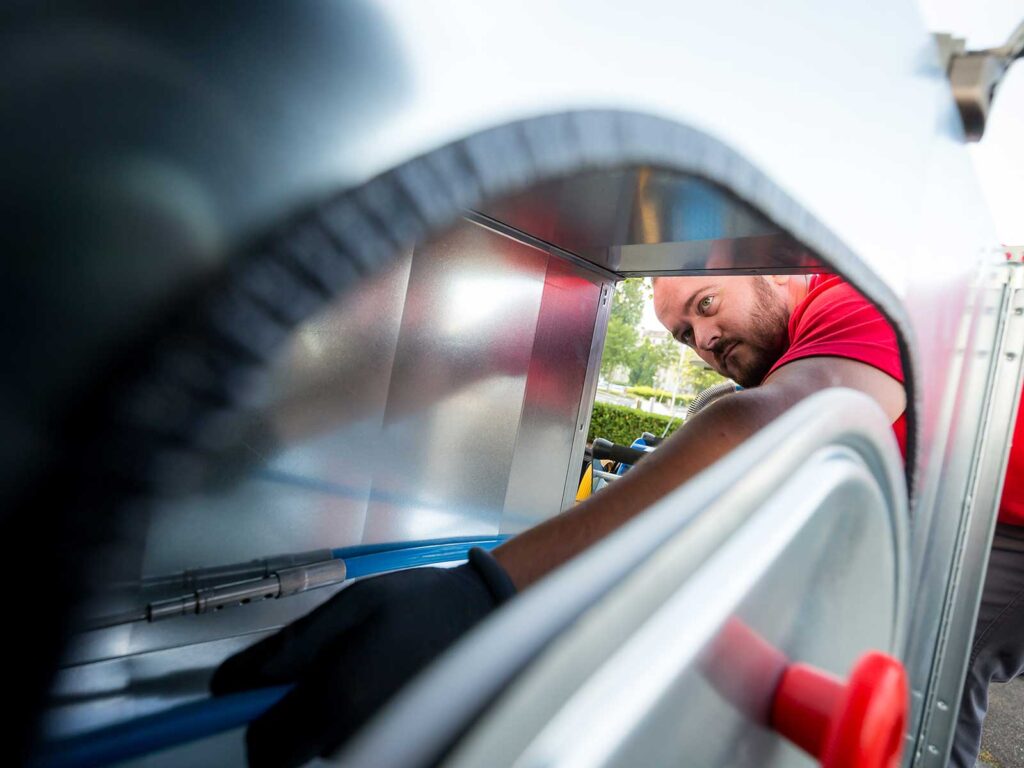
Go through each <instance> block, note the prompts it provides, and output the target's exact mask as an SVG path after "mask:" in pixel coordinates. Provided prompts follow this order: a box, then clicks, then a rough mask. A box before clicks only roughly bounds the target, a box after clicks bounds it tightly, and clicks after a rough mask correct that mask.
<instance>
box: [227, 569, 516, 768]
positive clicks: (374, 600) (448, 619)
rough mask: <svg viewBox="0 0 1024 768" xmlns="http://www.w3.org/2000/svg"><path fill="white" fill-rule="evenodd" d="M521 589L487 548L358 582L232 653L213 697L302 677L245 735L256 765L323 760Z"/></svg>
mask: <svg viewBox="0 0 1024 768" xmlns="http://www.w3.org/2000/svg"><path fill="white" fill-rule="evenodd" d="M513 594H515V587H514V586H513V584H512V580H511V579H510V578H509V576H508V574H507V573H505V571H504V570H503V569H502V568H501V566H500V565H498V563H497V561H495V560H494V558H493V557H491V555H490V554H489V553H488V552H486V551H485V550H483V549H473V550H470V553H469V562H468V563H466V564H465V565H461V566H459V567H458V568H450V569H446V568H414V569H412V570H408V571H397V572H395V573H389V574H385V575H383V576H378V577H375V578H372V579H366V580H364V581H360V582H357V583H356V584H353V585H352V586H350V587H348V588H346V589H343V590H342V591H341V592H339V593H338V594H337V595H335V596H334V597H332V598H331V599H330V600H328V601H327V602H326V603H324V604H323V605H321V606H320V607H319V608H317V609H316V610H314V611H313V612H311V613H310V614H308V615H307V616H304V617H303V618H301V619H299V620H298V621H295V622H293V623H292V624H290V625H288V626H287V627H285V628H284V629H282V630H281V631H280V632H278V633H277V634H276V635H273V636H271V637H268V638H266V639H264V640H261V641H260V642H258V643H256V644H255V645H254V646H252V647H251V648H247V649H246V650H244V651H242V652H241V653H238V654H236V655H234V656H232V657H231V658H229V659H227V660H226V661H225V662H224V663H223V664H221V666H220V667H219V668H218V669H217V671H216V672H215V673H214V675H213V679H212V681H211V683H210V687H211V689H212V690H213V693H214V695H220V694H225V693H234V692H236V691H241V690H247V689H250V688H262V687H264V686H270V685H283V684H288V683H295V687H294V688H293V689H292V690H291V691H290V692H289V693H288V694H287V695H286V696H285V697H284V698H283V699H282V700H281V701H280V702H278V703H277V704H276V705H275V706H274V707H272V708H271V709H270V710H268V711H267V712H266V713H265V714H264V715H263V716H262V717H260V718H259V719H257V720H254V721H253V722H252V723H251V724H250V726H249V730H248V732H247V733H246V745H247V748H248V757H249V765H251V766H253V767H254V768H256V767H257V766H275V767H276V766H296V765H301V764H303V763H305V762H307V761H308V760H312V759H313V758H314V757H316V756H317V755H320V756H323V757H326V756H328V755H330V754H331V753H333V752H334V751H335V750H337V748H338V747H339V746H340V745H341V744H342V743H343V742H344V741H345V740H346V739H348V737H349V736H351V735H352V734H353V733H355V731H356V730H357V729H358V728H359V727H360V726H361V725H363V723H365V722H366V721H367V720H368V719H369V718H370V716H371V715H373V714H374V712H376V711H377V709H379V708H380V706H381V705H382V704H384V703H385V702H386V701H387V700H388V699H389V698H391V696H392V695H393V694H394V693H395V692H396V691H398V689H399V688H401V687H402V685H403V684H404V683H405V682H406V681H407V680H409V679H410V678H411V677H413V675H415V674H416V673H417V672H419V671H420V670H421V669H423V668H424V667H425V666H426V665H427V664H428V663H429V662H430V661H431V660H432V659H434V658H435V657H436V656H438V655H439V654H440V653H441V652H442V651H443V650H445V648H447V647H448V646H449V645H451V644H452V643H453V642H454V641H455V640H456V639H457V638H458V637H459V636H460V635H462V634H463V633H464V632H466V631H467V630H469V628H470V627H472V626H473V625H474V624H476V623H477V622H478V621H480V620H481V619H482V618H484V617H485V616H486V615H487V614H488V613H490V612H491V611H492V610H493V609H494V608H496V607H497V606H498V605H500V604H501V603H502V602H504V601H505V600H507V599H508V598H509V597H511V596H512V595H513Z"/></svg>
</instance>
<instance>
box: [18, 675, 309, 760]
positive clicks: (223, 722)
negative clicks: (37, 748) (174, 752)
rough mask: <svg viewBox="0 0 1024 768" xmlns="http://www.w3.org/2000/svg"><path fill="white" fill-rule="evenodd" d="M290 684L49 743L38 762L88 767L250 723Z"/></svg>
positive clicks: (193, 704) (184, 706) (185, 706)
mask: <svg viewBox="0 0 1024 768" xmlns="http://www.w3.org/2000/svg"><path fill="white" fill-rule="evenodd" d="M289 690H291V686H290V685H279V686H275V687H273V688H260V689H258V690H255V691H245V692H243V693H233V694H229V695H227V696H218V697H217V698H210V699H203V700H201V701H194V702H191V703H189V704H182V705H181V706H179V707H174V708H173V709H167V710H164V711H163V712H157V713H155V714H152V715H146V716H145V717H139V718H136V719H134V720H128V721H126V722H123V723H117V724H116V725H111V726H107V727H106V728H99V729H97V730H95V731H89V732H87V733H83V734H80V735H78V736H72V737H70V738H67V739H61V740H60V741H54V742H51V743H50V744H48V745H46V746H44V748H43V750H42V754H41V756H39V757H37V758H36V759H35V760H34V761H33V763H32V765H33V766H34V768H88V767H89V766H100V765H109V764H110V763H116V762H119V761H121V760H128V759H129V758H132V757H139V756H140V755H145V754H148V753H150V752H156V751H157V750H158V749H165V748H167V747H173V746H175V745H177V744H183V743H185V742H188V741H194V740H196V739H201V738H203V737H205V736H213V735H214V734H216V733H221V732H222V731H229V730H231V729H232V728H238V727H240V726H243V725H245V724H246V723H248V722H249V721H250V720H254V719H255V718H257V717H259V716H260V715H261V714H263V713H264V712H266V711H267V710H268V709H269V708H270V707H272V706H273V705H274V704H276V703H277V702H278V701H280V700H281V697H283V696H284V695H285V694H286V693H287V692H288V691H289Z"/></svg>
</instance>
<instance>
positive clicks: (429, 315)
mask: <svg viewBox="0 0 1024 768" xmlns="http://www.w3.org/2000/svg"><path fill="white" fill-rule="evenodd" d="M548 258H549V257H548V254H546V253H545V252H543V251H540V250H538V249H535V248H532V247H528V246H525V245H522V244H520V243H517V242H515V241H513V240H511V239H510V238H508V237H505V236H503V235H498V234H495V233H492V232H489V231H487V230H485V229H483V228H482V227H479V226H476V225H467V226H465V227H461V228H459V229H456V230H455V231H453V232H452V233H451V234H450V235H448V236H446V237H443V238H441V239H440V240H438V241H437V242H435V243H432V244H431V245H429V246H427V247H420V248H417V249H416V254H415V256H414V259H413V268H412V273H411V276H410V280H409V294H408V296H407V297H406V308H405V311H404V313H403V315H402V328H401V331H400V333H399V338H398V344H397V350H396V352H395V366H394V371H393V373H392V377H391V381H390V387H389V391H388V403H387V408H386V409H385V413H384V427H383V430H382V431H381V434H380V436H379V437H378V438H377V439H378V440H379V441H380V443H381V445H382V447H383V448H384V450H385V451H386V452H385V453H384V454H383V455H385V456H387V460H386V461H381V462H380V463H379V464H378V465H377V466H376V468H375V471H374V481H373V493H372V494H371V497H370V502H369V505H368V507H367V516H366V525H365V527H364V529H363V532H362V538H361V541H365V542H377V541H393V540H399V541H400V540H403V539H423V538H435V537H443V536H456V535H460V536H461V535H470V534H476V533H482V534H491V533H496V532H497V531H498V529H499V527H500V525H501V516H502V510H503V507H504V503H505V497H506V494H507V493H508V491H509V479H510V477H509V472H510V466H511V464H512V460H513V456H514V455H515V452H516V440H517V434H518V429H519V425H520V418H521V416H522V415H523V408H524V403H525V398H526V385H527V378H528V375H529V368H530V364H531V355H532V353H533V346H534V337H535V332H536V328H537V321H538V317H539V314H540V310H541V300H542V296H543V294H544V290H545V275H546V273H547V269H548ZM562 429H563V430H567V429H571V425H563V427H562ZM563 482H564V471H561V472H559V475H558V478H557V492H558V497H557V499H556V500H555V503H554V505H552V507H551V508H550V510H549V514H554V513H555V512H557V510H558V504H559V502H560V501H561V490H562V483H563ZM352 543H355V542H352Z"/></svg>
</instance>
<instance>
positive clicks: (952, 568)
mask: <svg viewBox="0 0 1024 768" xmlns="http://www.w3.org/2000/svg"><path fill="white" fill-rule="evenodd" d="M983 287H984V294H983V295H984V300H983V301H984V304H983V307H984V311H985V315H986V317H985V319H984V321H983V322H982V323H981V324H980V326H981V329H983V332H984V336H982V337H981V338H982V339H984V341H985V342H986V343H985V344H984V348H983V349H981V350H979V354H978V355H977V358H978V361H977V363H976V366H977V368H978V369H980V370H979V371H978V373H977V376H978V379H979V380H982V381H984V385H983V388H982V394H981V395H980V396H979V397H978V400H979V401H980V406H981V407H980V413H977V414H975V413H971V412H969V413H968V414H967V415H966V417H967V418H971V417H974V418H976V419H977V421H976V422H975V423H974V424H973V426H974V427H975V429H976V430H977V437H976V441H975V443H974V445H973V446H972V450H971V451H970V452H968V451H963V452H962V453H963V454H965V455H964V457H963V459H962V461H963V462H964V464H966V467H965V469H966V474H967V477H966V480H967V487H966V490H965V491H964V492H963V493H962V498H963V503H962V505H959V504H952V503H949V502H944V501H940V502H939V503H938V504H937V514H943V515H945V516H947V517H948V518H952V519H956V520H957V522H958V523H959V525H957V526H955V527H954V526H953V524H952V523H948V524H947V525H945V526H942V527H941V528H939V529H938V530H940V531H948V530H955V531H956V534H957V541H956V546H955V548H954V549H953V552H952V557H951V562H950V563H949V565H948V566H947V569H946V571H947V574H948V579H947V580H946V585H947V586H946V597H945V602H944V604H943V605H942V610H941V623H940V633H939V636H938V639H937V643H936V647H935V652H934V658H933V659H932V667H931V669H930V670H929V672H930V675H929V677H930V685H929V688H928V691H927V694H926V696H925V698H924V702H923V707H922V708H923V714H922V724H921V730H920V734H919V737H918V747H919V750H918V754H917V755H916V756H915V761H914V764H915V765H922V766H929V768H941V766H944V765H945V764H946V762H947V760H948V759H949V751H950V748H951V745H952V742H953V729H954V727H955V724H956V716H957V710H958V708H959V701H960V696H961V692H962V690H963V682H964V675H965V674H966V670H967V665H968V660H969V656H970V649H971V642H972V640H973V635H974V626H975V621H976V619H977V613H978V601H979V600H980V598H981V591H982V587H983V585H984V578H985V569H986V566H987V563H988V556H989V549H990V547H991V543H992V534H993V530H994V527H995V522H996V516H997V514H998V511H999V500H1000V496H1001V490H1002V483H1003V478H1004V476H1005V474H1006V462H1007V456H1008V449H1009V445H1010V441H1011V436H1012V434H1013V425H1014V424H1015V423H1016V413H1017V408H1018V405H1019V403H1020V393H1021V384H1022V378H1024V377H1022V373H1024V369H1022V365H1021V362H1022V360H1024V267H1022V265H1021V264H1018V263H1012V262H1008V263H1004V264H1000V265H998V266H994V267H993V268H992V270H991V271H986V272H985V273H984V282H983ZM976 386H977V384H976ZM958 498H960V497H957V496H953V495H952V494H951V495H950V497H949V500H950V501H951V500H953V499H958ZM958 512H959V518H958V519H957V518H956V513H958ZM947 535H948V534H947ZM937 554H938V553H936V555H937ZM933 557H935V555H933ZM936 576H937V574H936ZM936 608H937V607H936ZM920 639H921V640H923V637H922V638H920Z"/></svg>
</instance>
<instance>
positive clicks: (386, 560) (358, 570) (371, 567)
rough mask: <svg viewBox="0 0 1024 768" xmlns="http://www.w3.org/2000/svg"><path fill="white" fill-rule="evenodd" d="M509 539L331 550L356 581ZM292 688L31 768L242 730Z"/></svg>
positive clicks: (236, 697) (171, 713) (79, 767)
mask: <svg viewBox="0 0 1024 768" xmlns="http://www.w3.org/2000/svg"><path fill="white" fill-rule="evenodd" d="M508 538H509V537H508V536H490V537H481V536H461V537H458V538H451V539H428V540H421V541H406V542H401V543H390V544H362V545H359V546H354V547H341V548H339V549H334V550H332V554H333V555H334V557H335V558H340V559H342V560H344V561H345V567H346V573H347V576H348V578H350V579H355V578H360V577H363V576H371V575H373V574H377V573H384V572H386V571H396V570H399V569H402V568H416V567H419V566H422V565H429V564H431V563H447V562H452V561H455V560H465V559H466V556H467V553H468V552H469V550H470V549H472V548H473V547H482V548H483V549H488V550H489V549H493V548H494V547H496V546H498V545H499V544H501V543H502V542H503V541H505V540H506V539H508ZM290 688H291V686H276V687H273V688H261V689H258V690H255V691H245V692H242V693H235V694H230V695H227V696H217V697H211V698H208V699H202V700H201V701H195V702H191V703H189V704H183V705H181V706H178V707H172V708H171V709H166V710H164V711H162V712H157V713H155V714H152V715H146V716H145V717H140V718H136V719H134V720H128V721H126V722H123V723H118V724H116V725H111V726H107V727H105V728H99V729H97V730H94V731H88V732H86V733H82V734H79V735H77V736H71V737H68V738H65V739H59V740H56V741H52V742H50V743H49V744H46V745H44V746H43V748H42V750H41V755H40V756H39V757H38V758H36V760H35V761H34V762H33V766H34V767H35V768H87V767H89V766H101V765H109V764H110V763H115V762H119V761H121V760H128V759H129V758H132V757H139V756H140V755H145V754H149V753H150V752H156V751H157V750H160V749H166V748H167V747H173V746H176V745H178V744H185V743H187V742H190V741H195V740H196V739H202V738H205V737H207V736H213V735H214V734H217V733H221V732H223V731H228V730H231V729H232V728H238V727H240V726H243V725H245V724H246V723H248V722H250V721H251V720H254V719H256V718H257V717H259V716H260V715H262V714H263V713H264V712H266V711H267V710H268V709H269V708H270V707H272V706H273V705H274V704H276V703H277V702H278V701H279V700H280V699H281V697H282V696H284V695H285V694H286V693H287V692H288V690H289V689H290Z"/></svg>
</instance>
